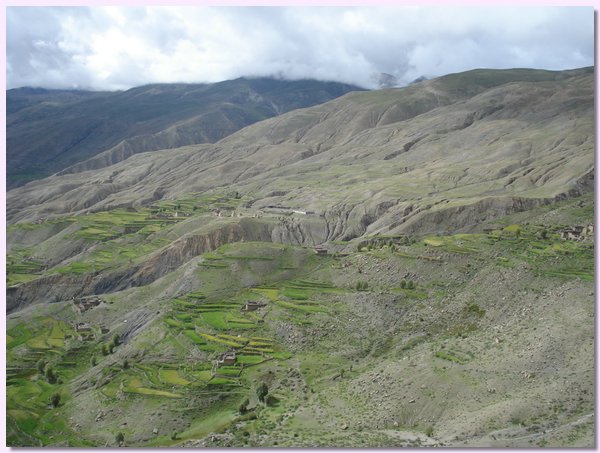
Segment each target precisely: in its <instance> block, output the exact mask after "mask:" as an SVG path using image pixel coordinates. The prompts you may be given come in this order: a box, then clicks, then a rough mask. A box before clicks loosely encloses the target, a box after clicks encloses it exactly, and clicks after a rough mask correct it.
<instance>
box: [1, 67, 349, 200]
mask: <svg viewBox="0 0 600 453" xmlns="http://www.w3.org/2000/svg"><path fill="white" fill-rule="evenodd" d="M358 89H360V88H359V87H356V86H351V85H347V84H341V83H335V82H318V81H310V80H299V81H284V80H277V79H268V78H254V79H251V78H239V79H236V80H231V81H224V82H219V83H215V84H152V85H145V86H142V87H135V88H131V89H129V90H126V91H119V92H78V91H73V90H56V91H54V90H44V89H14V90H8V91H7V168H8V173H7V180H8V187H9V188H12V187H15V186H16V185H21V184H23V183H25V182H27V180H30V179H39V177H42V176H48V175H50V174H52V173H55V172H60V171H62V170H65V168H67V167H71V168H70V170H68V171H77V168H78V167H77V165H78V163H79V162H82V161H84V160H86V159H89V158H93V157H94V156H95V155H96V154H98V153H101V152H104V151H107V150H110V149H111V148H116V149H115V150H114V152H113V153H112V154H113V157H112V158H111V159H109V162H111V163H114V162H115V161H118V160H119V158H124V157H128V156H129V155H131V154H134V153H136V152H140V151H153V150H156V149H165V148H168V147H173V146H183V145H187V144H194V143H207V142H215V141H217V140H219V139H221V138H223V137H224V136H226V135H228V134H230V133H232V132H234V131H236V130H238V129H239V128H240V127H243V126H246V125H248V124H251V123H253V122H256V121H259V120H261V119H264V118H267V117H271V116H274V115H277V114H280V113H281V112H284V111H287V110H290V109H295V108H298V107H304V106H308V105H314V104H316V103H319V102H323V101H327V100H330V99H332V98H334V97H335V96H339V95H341V94H343V93H345V92H348V91H350V90H358ZM132 137H137V138H132ZM109 154H110V151H109ZM101 160H102V159H100V160H99V161H97V162H101ZM96 165H98V164H96Z"/></svg>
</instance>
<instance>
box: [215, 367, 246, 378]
mask: <svg viewBox="0 0 600 453" xmlns="http://www.w3.org/2000/svg"><path fill="white" fill-rule="evenodd" d="M240 371H241V368H239V367H233V366H220V367H219V368H218V369H217V374H219V375H220V376H231V377H238V376H239V374H240Z"/></svg>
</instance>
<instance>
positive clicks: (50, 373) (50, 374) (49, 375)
mask: <svg viewBox="0 0 600 453" xmlns="http://www.w3.org/2000/svg"><path fill="white" fill-rule="evenodd" d="M56 378H57V376H56V373H54V370H53V369H52V368H50V367H48V368H46V380H47V381H48V384H56Z"/></svg>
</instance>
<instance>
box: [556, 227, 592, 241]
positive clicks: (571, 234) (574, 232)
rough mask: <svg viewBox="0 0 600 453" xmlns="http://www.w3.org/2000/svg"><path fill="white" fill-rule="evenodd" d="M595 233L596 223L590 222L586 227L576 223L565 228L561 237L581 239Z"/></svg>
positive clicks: (571, 239)
mask: <svg viewBox="0 0 600 453" xmlns="http://www.w3.org/2000/svg"><path fill="white" fill-rule="evenodd" d="M593 235H594V225H593V224H591V223H590V224H589V225H587V226H585V227H583V226H581V225H575V226H572V227H569V228H565V229H564V230H562V231H561V232H560V238H561V239H564V240H570V241H581V240H582V239H584V238H586V237H588V236H593Z"/></svg>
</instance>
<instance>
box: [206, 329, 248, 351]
mask: <svg viewBox="0 0 600 453" xmlns="http://www.w3.org/2000/svg"><path fill="white" fill-rule="evenodd" d="M200 336H201V337H203V338H204V339H206V340H208V341H211V342H213V343H218V344H223V345H226V346H231V347H233V348H241V347H243V346H244V344H243V343H240V342H237V341H232V340H230V339H226V338H219V336H214V335H210V334H208V333H200Z"/></svg>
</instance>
